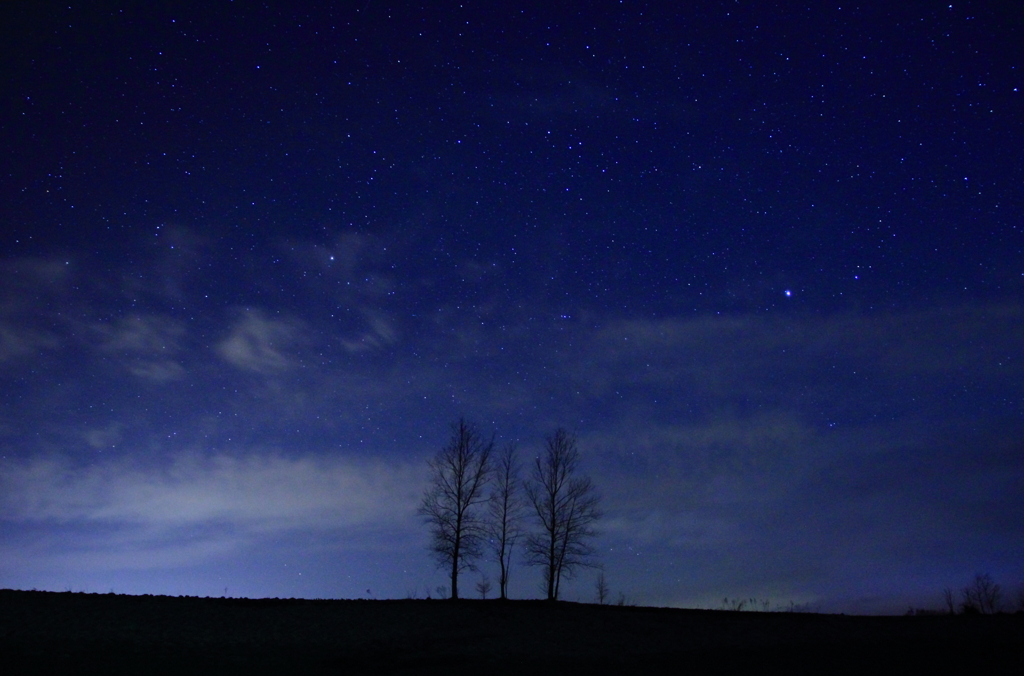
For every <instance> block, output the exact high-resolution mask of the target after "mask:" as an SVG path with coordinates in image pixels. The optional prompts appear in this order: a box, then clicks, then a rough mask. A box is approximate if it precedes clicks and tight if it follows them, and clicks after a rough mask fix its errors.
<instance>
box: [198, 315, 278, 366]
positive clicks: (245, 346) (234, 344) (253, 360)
mask: <svg viewBox="0 0 1024 676" xmlns="http://www.w3.org/2000/svg"><path fill="white" fill-rule="evenodd" d="M297 336H298V325H297V324H296V323H295V322H293V321H285V320H281V319H271V318H269V317H267V316H266V315H265V314H264V313H263V312H262V311H260V310H255V309H253V310H246V311H245V312H242V313H241V314H240V316H239V317H238V319H237V320H236V321H235V323H234V325H233V326H232V328H231V331H230V333H229V335H228V336H227V337H226V338H225V339H224V340H222V341H221V342H220V344H219V345H218V346H217V352H218V353H219V354H220V356H221V357H223V358H224V359H225V360H226V361H227V362H229V363H230V364H232V365H233V366H236V367H237V368H240V369H242V370H245V371H254V372H256V373H275V372H279V371H284V370H286V369H288V368H289V367H291V366H292V365H293V364H294V363H295V361H294V359H293V357H292V355H291V349H292V348H293V347H294V346H295V343H296V339H297Z"/></svg>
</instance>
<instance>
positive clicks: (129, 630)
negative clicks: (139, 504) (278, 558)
mask: <svg viewBox="0 0 1024 676" xmlns="http://www.w3.org/2000/svg"><path fill="white" fill-rule="evenodd" d="M0 655H2V657H0V669H2V670H3V672H4V673H7V674H15V673H83V672H86V671H103V672H104V673H129V672H132V673H316V674H328V673H330V674H364V673H366V674H406V673H408V674H530V675H532V674H549V673H550V674H554V673H561V674H564V673H587V674H612V673H627V672H632V673H657V674H676V673H678V674H684V673H685V674H730V673H741V672H745V673H749V672H750V670H751V669H759V670H764V669H765V668H766V667H769V666H770V667H772V668H773V669H783V670H785V672H787V673H815V674H817V673H864V672H865V671H867V670H874V671H877V670H881V671H882V672H883V673H895V672H897V671H900V672H907V671H909V672H911V673H920V672H923V671H925V670H928V671H935V672H936V673H940V672H949V671H950V670H952V669H964V670H965V671H969V672H975V673H978V672H981V673H1009V670H1010V669H1011V668H1012V669H1013V673H1017V671H1016V669H1018V668H1019V666H1020V664H1021V657H1024V616H1021V615H1000V616H975V617H949V616H928V617H848V616H842V615H817V614H795V613H746V612H744V613H738V612H726V611H708V610H679V609H670V608H637V607H618V606H596V605H587V604H576V603H547V602H543V601H509V602H501V601H460V602H455V603H453V602H449V601H420V600H405V601H313V600H302V599H218V598H180V597H168V596H123V595H121V596H118V595H114V594H81V593H52V592H23V591H9V590H0Z"/></svg>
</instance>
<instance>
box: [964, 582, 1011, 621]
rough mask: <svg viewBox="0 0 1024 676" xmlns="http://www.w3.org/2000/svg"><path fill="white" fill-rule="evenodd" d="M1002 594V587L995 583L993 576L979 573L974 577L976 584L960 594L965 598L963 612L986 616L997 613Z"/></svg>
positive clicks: (972, 584)
mask: <svg viewBox="0 0 1024 676" xmlns="http://www.w3.org/2000/svg"><path fill="white" fill-rule="evenodd" d="M1002 594H1003V589H1002V587H1000V586H999V585H998V584H996V583H995V581H994V580H993V579H992V576H991V575H989V574H988V573H985V574H984V575H982V574H981V573H978V574H977V575H975V576H974V582H972V583H971V584H970V585H968V586H966V587H964V588H963V590H962V591H961V592H960V595H961V596H962V597H963V606H962V607H963V611H964V612H965V613H970V612H979V613H983V614H985V615H990V614H992V613H995V612H997V611H998V610H999V603H1000V601H1001V599H1002Z"/></svg>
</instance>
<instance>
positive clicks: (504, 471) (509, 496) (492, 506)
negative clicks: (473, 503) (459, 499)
mask: <svg viewBox="0 0 1024 676" xmlns="http://www.w3.org/2000/svg"><path fill="white" fill-rule="evenodd" d="M519 472H520V466H519V458H518V457H517V455H516V447H515V444H508V445H507V446H505V448H504V449H502V451H501V454H500V455H499V456H498V459H497V461H496V462H495V463H494V481H493V490H492V491H491V498H490V503H489V505H488V508H489V519H488V525H487V526H488V527H487V531H488V533H487V534H488V536H489V537H490V542H491V553H492V554H493V555H494V560H495V561H497V563H498V568H499V576H498V591H499V595H500V598H503V599H507V598H508V576H509V571H510V570H511V568H512V549H513V548H514V547H515V544H516V542H517V541H518V540H519V538H520V536H521V535H522V533H523V529H522V521H523V511H524V508H525V506H526V503H525V502H524V501H523V494H522V486H521V484H520V481H521V479H520V478H519Z"/></svg>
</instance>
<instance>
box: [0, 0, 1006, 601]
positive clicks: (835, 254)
mask: <svg viewBox="0 0 1024 676" xmlns="http://www.w3.org/2000/svg"><path fill="white" fill-rule="evenodd" d="M68 4H69V3H64V4H55V3H54V4H49V3H46V2H31V3H3V5H2V8H0V44H3V45H4V47H3V49H2V55H0V94H2V99H0V383H2V389H0V456H2V457H0V587H8V588H17V589H30V588H38V589H50V590H57V591H62V590H66V589H71V590H73V591H91V592H104V593H105V592H108V591H110V590H113V591H115V592H118V593H162V594H187V595H200V596H205V595H211V596H221V595H223V594H225V593H226V594H228V595H231V596H252V597H264V596H270V597H274V596H289V597H290V596H296V597H309V598H314V597H324V598H359V597H363V598H369V597H374V598H404V597H406V596H417V597H420V598H422V597H424V596H425V595H426V594H427V593H428V591H429V592H430V593H431V594H432V595H434V596H436V595H437V593H436V591H435V589H436V587H437V586H438V585H441V584H444V583H445V574H444V571H443V570H438V569H437V568H436V566H435V563H434V561H433V559H432V558H431V556H430V552H429V550H428V544H429V537H428V535H429V533H428V529H427V527H426V526H425V525H424V524H423V523H422V521H421V519H420V518H419V517H417V515H416V508H417V506H418V504H419V501H420V499H421V497H422V495H423V491H424V489H425V488H426V486H427V459H428V458H429V457H431V456H432V455H433V454H435V453H436V452H437V451H438V450H439V449H440V448H441V447H442V446H443V445H444V444H445V443H446V442H447V441H448V438H449V434H450V425H451V423H452V422H454V421H455V420H457V419H458V418H459V417H460V416H465V417H466V419H467V420H470V421H472V422H474V423H475V424H476V425H477V426H479V428H480V429H481V430H482V431H484V432H485V433H486V434H488V435H489V434H491V433H492V432H493V433H494V434H496V440H497V441H498V443H499V444H504V443H506V442H509V441H516V442H517V443H518V444H519V449H520V451H521V453H522V456H523V458H524V459H525V460H526V461H530V459H532V458H533V457H534V456H535V455H536V454H537V453H539V452H540V451H541V449H542V448H543V443H544V437H545V435H546V434H550V433H551V432H553V431H554V430H555V429H556V428H558V427H560V426H563V427H566V428H567V429H570V430H573V429H575V430H576V431H577V432H578V435H579V449H580V452H581V457H582V462H581V470H582V471H584V472H585V473H586V474H588V475H589V476H590V477H591V478H592V479H593V482H594V485H595V486H596V488H597V489H598V490H599V492H600V494H601V496H602V499H601V507H602V509H603V511H604V517H603V518H602V519H601V521H600V522H599V528H600V531H601V534H600V536H599V537H598V539H597V540H596V541H595V544H596V546H597V549H598V551H599V559H598V560H599V561H600V562H601V563H602V564H603V566H604V569H605V575H606V579H607V581H608V585H609V587H610V588H611V592H612V597H613V598H616V597H617V596H618V595H619V593H622V594H624V595H625V596H626V599H627V601H629V602H633V603H639V604H651V605H672V606H686V607H709V606H720V605H721V603H722V599H723V598H724V597H729V598H746V597H751V596H753V597H757V598H759V599H769V600H771V601H772V603H773V604H778V605H780V606H781V605H788V604H789V603H790V602H793V603H796V604H809V605H810V606H811V607H815V608H818V609H821V610H825V611H841V612H902V611H904V610H906V608H907V607H908V606H909V605H914V606H926V607H934V608H938V607H940V606H941V605H942V589H943V588H944V587H953V588H959V587H962V586H964V585H965V584H966V583H967V582H969V581H970V579H971V578H973V576H974V574H975V573H990V574H991V575H992V577H993V578H994V579H995V580H996V581H997V582H999V583H1000V584H1002V585H1003V587H1004V588H1005V589H1007V591H1010V590H1014V589H1016V588H1017V587H1018V586H1019V585H1021V584H1022V583H1024V386H1022V376H1024V187H1022V186H1024V159H1022V158H1024V10H1022V9H1021V6H1020V4H1019V3H1015V2H975V3H960V2H955V3H954V4H952V5H950V4H949V3H948V2H906V3H904V2H891V1H886V2H867V3H863V2H862V3H859V4H857V3H850V4H847V3H846V2H831V3H795V2H793V3H788V2H783V3H769V2H733V1H729V2H693V3H690V2H687V3H677V2H673V3H669V2H666V3H646V2H638V1H633V0H624V1H622V2H592V3H582V4H581V3H568V2H566V3H559V2H550V1H549V2H537V3H500V2H497V3H496V2H476V1H474V0H465V1H464V2H462V3H461V4H459V3H444V2H439V3H429V4H428V5H426V6H424V5H421V4H414V3H387V2H380V1H378V0H369V1H367V0H359V1H357V2H336V3H306V4H307V5H308V6H303V4H304V3H302V2H278V1H276V0H271V1H267V2H243V1H241V0H237V1H235V2H230V1H227V0H211V1H209V2H201V3H199V2H195V3H190V2H168V3H134V2H120V3H117V2H92V3H81V4H80V3H70V7H69V6H68ZM581 7H585V8H584V9H580V8H581ZM481 572H482V573H486V574H487V575H488V576H489V577H490V578H491V580H492V581H495V580H496V565H492V564H484V565H483V566H482V571H481ZM480 576H481V574H480V573H469V574H466V576H465V577H464V578H463V581H462V582H461V585H460V586H462V587H463V590H464V591H463V594H464V595H470V596H471V595H473V592H472V588H473V586H474V585H475V583H476V582H477V581H479V580H480ZM595 576H596V571H590V570H585V571H582V572H581V573H580V575H579V576H578V577H577V578H576V580H575V581H573V582H572V583H570V584H568V585H567V586H566V588H565V589H564V590H563V592H564V593H563V596H564V598H567V599H569V600H581V601H590V600H592V599H593V597H594V578H595ZM495 584H496V583H495ZM540 584H541V571H540V569H537V568H526V567H518V566H517V567H516V568H515V569H514V570H513V572H512V578H511V588H510V593H511V595H512V596H513V597H516V598H536V597H539V596H540V595H541V593H542V592H541V589H540ZM492 594H493V592H492Z"/></svg>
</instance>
